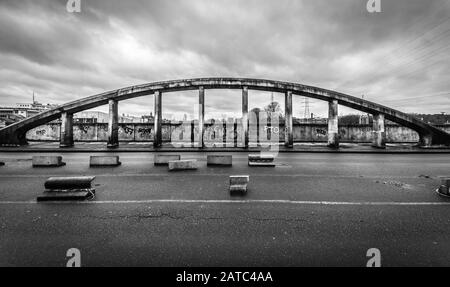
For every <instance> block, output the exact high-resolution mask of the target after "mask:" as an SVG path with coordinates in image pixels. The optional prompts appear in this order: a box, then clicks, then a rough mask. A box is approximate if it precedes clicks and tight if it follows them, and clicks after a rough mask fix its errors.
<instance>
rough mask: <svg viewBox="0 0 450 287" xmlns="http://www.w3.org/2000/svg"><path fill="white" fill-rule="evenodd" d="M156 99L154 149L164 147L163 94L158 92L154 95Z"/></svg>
mask: <svg viewBox="0 0 450 287" xmlns="http://www.w3.org/2000/svg"><path fill="white" fill-rule="evenodd" d="M153 97H154V107H153V108H154V114H155V118H154V120H153V124H154V128H153V129H154V138H153V147H155V148H158V147H161V145H162V101H161V100H162V99H161V92H160V91H156V92H155V93H154V94H153Z"/></svg>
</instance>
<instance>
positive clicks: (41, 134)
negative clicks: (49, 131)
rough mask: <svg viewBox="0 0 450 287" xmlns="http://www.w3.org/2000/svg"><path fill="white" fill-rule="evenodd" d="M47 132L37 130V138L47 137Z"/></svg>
mask: <svg viewBox="0 0 450 287" xmlns="http://www.w3.org/2000/svg"><path fill="white" fill-rule="evenodd" d="M45 133H46V132H45V130H36V135H37V136H43V135H45Z"/></svg>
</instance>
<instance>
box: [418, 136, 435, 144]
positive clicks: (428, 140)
mask: <svg viewBox="0 0 450 287" xmlns="http://www.w3.org/2000/svg"><path fill="white" fill-rule="evenodd" d="M432 144H433V136H432V135H429V134H419V146H421V147H427V146H431V145H432Z"/></svg>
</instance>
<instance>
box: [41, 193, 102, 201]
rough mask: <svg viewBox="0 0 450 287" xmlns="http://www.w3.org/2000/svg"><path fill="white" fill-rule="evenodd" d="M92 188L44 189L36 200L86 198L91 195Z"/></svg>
mask: <svg viewBox="0 0 450 287" xmlns="http://www.w3.org/2000/svg"><path fill="white" fill-rule="evenodd" d="M94 193H95V191H94V190H83V191H76V192H74V191H69V192H60V191H46V192H44V193H43V194H41V195H39V196H38V197H37V198H36V200H37V201H74V200H86V199H89V198H91V197H92V196H93V194H94Z"/></svg>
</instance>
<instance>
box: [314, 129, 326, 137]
mask: <svg viewBox="0 0 450 287" xmlns="http://www.w3.org/2000/svg"><path fill="white" fill-rule="evenodd" d="M316 135H317V136H326V135H327V131H326V130H324V129H316Z"/></svg>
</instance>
